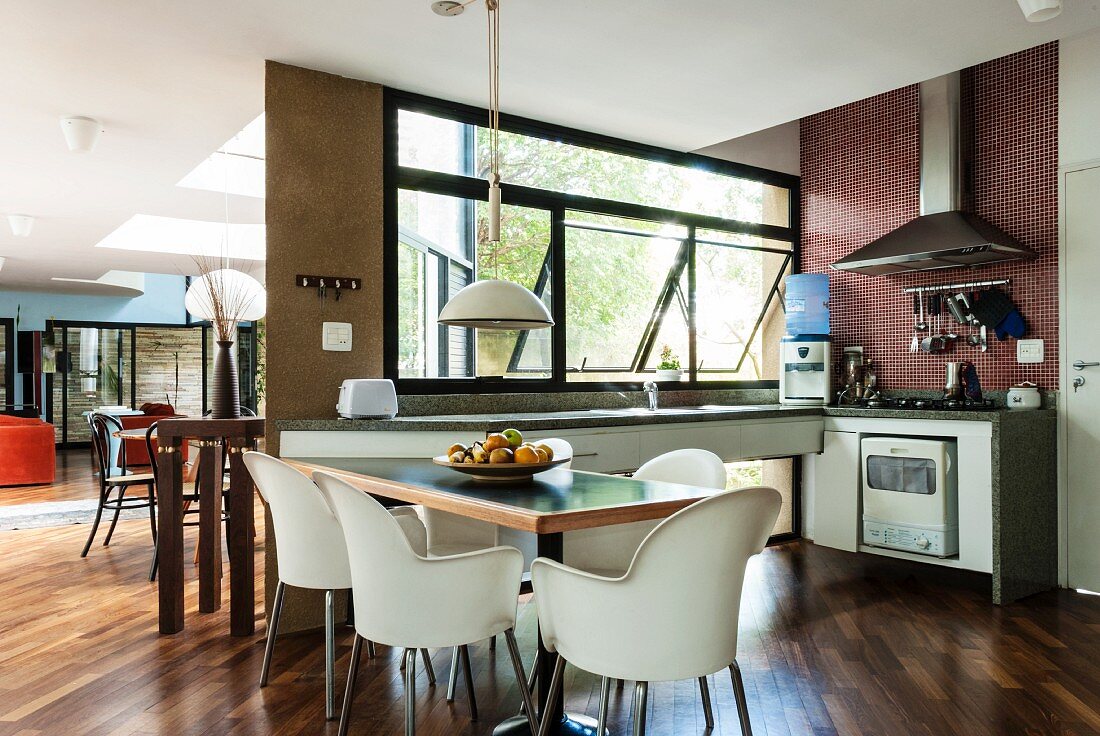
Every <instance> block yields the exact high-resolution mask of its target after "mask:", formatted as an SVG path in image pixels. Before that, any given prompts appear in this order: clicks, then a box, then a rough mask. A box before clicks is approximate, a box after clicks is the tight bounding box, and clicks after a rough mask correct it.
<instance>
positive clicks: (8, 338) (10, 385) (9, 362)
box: [0, 317, 16, 411]
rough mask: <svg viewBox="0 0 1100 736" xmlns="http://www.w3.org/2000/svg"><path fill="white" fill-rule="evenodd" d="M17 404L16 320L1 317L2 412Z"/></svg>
mask: <svg viewBox="0 0 1100 736" xmlns="http://www.w3.org/2000/svg"><path fill="white" fill-rule="evenodd" d="M15 403H16V401H15V320H14V319H12V318H10V317H0V411H6V410H10V409H14V408H15V406H14V405H15Z"/></svg>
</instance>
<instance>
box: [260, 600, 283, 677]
mask: <svg viewBox="0 0 1100 736" xmlns="http://www.w3.org/2000/svg"><path fill="white" fill-rule="evenodd" d="M285 592H286V584H285V583H283V581H282V580H280V581H279V584H278V585H277V586H276V587H275V605H273V606H272V607H271V621H270V623H268V625H267V646H265V647H264V664H263V667H262V668H261V669H260V687H267V673H268V670H270V669H271V653H272V652H274V651H275V637H276V636H277V635H278V633H279V615H280V614H282V612H283V593H285Z"/></svg>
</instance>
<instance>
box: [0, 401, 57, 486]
mask: <svg viewBox="0 0 1100 736" xmlns="http://www.w3.org/2000/svg"><path fill="white" fill-rule="evenodd" d="M56 469H57V450H56V449H55V447H54V436H53V425H52V424H48V423H46V422H43V421H42V420H41V419H37V418H35V419H25V418H23V417H13V416H8V415H6V414H0V486H23V485H39V484H46V483H53V481H54V473H55V472H56Z"/></svg>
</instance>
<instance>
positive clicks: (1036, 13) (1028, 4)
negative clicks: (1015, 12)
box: [1016, 0, 1062, 23]
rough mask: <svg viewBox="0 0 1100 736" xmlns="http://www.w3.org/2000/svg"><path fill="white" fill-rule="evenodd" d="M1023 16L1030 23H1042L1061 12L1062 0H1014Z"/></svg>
mask: <svg viewBox="0 0 1100 736" xmlns="http://www.w3.org/2000/svg"><path fill="white" fill-rule="evenodd" d="M1016 2H1018V3H1019V4H1020V10H1021V11H1022V12H1023V14H1024V17H1025V18H1027V19H1028V21H1029V22H1031V23H1042V22H1043V21H1045V20H1050V19H1051V18H1053V17H1055V16H1057V15H1058V14H1059V13H1061V12H1062V0H1016Z"/></svg>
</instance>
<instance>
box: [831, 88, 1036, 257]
mask: <svg viewBox="0 0 1100 736" xmlns="http://www.w3.org/2000/svg"><path fill="white" fill-rule="evenodd" d="M959 96H960V95H959V74H958V72H956V73H954V74H949V75H947V76H944V77H937V78H936V79H931V80H929V81H927V82H922V83H921V85H920V152H921V160H920V216H919V217H916V218H914V219H912V220H910V221H909V222H907V223H905V224H904V225H902V226H901V227H899V228H898V229H896V230H893V231H891V232H889V233H887V234H886V235H883V236H882V237H881V238H878V239H877V240H873V241H871V242H870V243H868V244H867V245H865V246H863V247H862V248H859V249H858V250H856V251H855V252H854V253H851V254H850V255H848V256H845V257H844V258H841V259H840V260H839V261H837V262H836V263H834V264H832V267H833V268H835V269H836V270H838V271H855V272H856V273H862V274H867V275H870V276H886V275H889V274H898V273H911V272H913V271H931V270H935V269H941V268H958V267H960V266H980V265H983V264H986V263H997V262H1000V261H1014V260H1034V259H1036V258H1038V257H1039V255H1038V254H1037V253H1036V252H1035V251H1033V250H1031V249H1030V248H1028V247H1027V246H1026V245H1024V244H1023V243H1021V242H1020V241H1019V240H1017V239H1016V238H1014V237H1012V236H1011V235H1009V234H1008V233H1006V232H1004V231H1003V230H1001V229H999V228H997V227H995V226H993V225H992V224H990V223H989V222H988V221H986V220H984V219H982V218H981V217H978V216H977V215H974V214H971V213H968V212H962V211H960V209H959V208H960V207H961V206H962V167H961V164H960V162H961V158H962V151H961V148H960V143H959V139H960V132H959Z"/></svg>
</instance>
